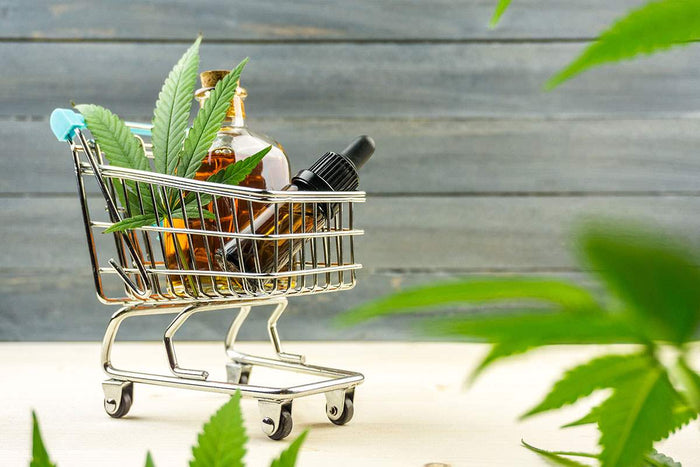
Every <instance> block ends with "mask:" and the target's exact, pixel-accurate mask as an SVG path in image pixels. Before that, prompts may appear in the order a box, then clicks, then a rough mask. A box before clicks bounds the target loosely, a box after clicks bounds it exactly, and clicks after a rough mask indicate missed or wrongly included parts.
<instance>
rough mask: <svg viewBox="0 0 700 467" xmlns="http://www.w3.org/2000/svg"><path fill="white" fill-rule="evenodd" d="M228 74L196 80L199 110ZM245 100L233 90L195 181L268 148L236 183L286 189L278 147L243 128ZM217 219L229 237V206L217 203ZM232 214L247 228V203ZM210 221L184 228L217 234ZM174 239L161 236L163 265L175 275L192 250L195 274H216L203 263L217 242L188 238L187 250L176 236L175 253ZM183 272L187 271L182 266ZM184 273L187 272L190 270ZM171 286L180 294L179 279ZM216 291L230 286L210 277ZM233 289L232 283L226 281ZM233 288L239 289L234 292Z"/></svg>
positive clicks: (285, 167) (206, 282) (205, 283)
mask: <svg viewBox="0 0 700 467" xmlns="http://www.w3.org/2000/svg"><path fill="white" fill-rule="evenodd" d="M227 73H228V71H226V70H209V71H205V72H202V73H201V75H200V78H201V81H202V86H203V87H202V88H201V89H199V90H197V91H196V92H195V98H196V99H197V101H198V102H199V105H200V108H201V107H203V106H204V103H205V102H206V100H207V99H208V98H209V94H210V92H211V91H212V89H213V88H214V86H215V85H216V83H217V82H218V81H219V80H221V79H222V78H223V77H224V76H226V74H227ZM246 97H247V92H246V90H245V89H244V88H242V87H240V86H239V87H238V89H237V90H236V94H235V96H234V98H233V100H232V101H231V106H230V107H229V109H228V111H227V113H226V119H225V120H224V122H223V123H222V125H221V129H220V130H219V132H218V133H217V135H216V138H215V139H214V142H213V143H212V145H211V147H210V149H209V151H208V153H207V155H206V156H205V157H204V160H203V161H202V165H201V166H200V168H199V170H198V171H197V174H196V175H195V178H196V179H197V180H206V179H207V178H208V177H209V176H210V175H212V174H214V173H216V172H218V171H219V170H221V169H223V168H224V167H226V166H228V165H230V164H233V163H234V162H237V161H240V160H243V159H246V158H248V157H250V156H252V155H253V154H255V153H257V152H259V151H261V150H263V149H265V148H267V147H268V146H272V149H271V150H270V152H268V153H267V155H265V157H264V158H263V160H262V162H260V163H259V164H258V165H257V167H255V169H253V171H252V172H251V173H250V174H249V175H248V176H247V177H246V178H245V180H243V182H241V183H240V185H241V186H246V187H251V188H260V189H267V190H281V189H282V188H284V187H285V186H287V185H288V184H289V181H290V167H289V160H288V159H287V155H286V154H285V153H284V149H283V148H282V146H281V145H280V144H279V143H278V142H277V141H275V140H273V139H272V138H270V137H269V136H266V135H264V134H261V133H257V132H254V131H252V130H251V129H250V128H248V126H247V125H246V120H245V117H246V114H245V106H244V101H245V98H246ZM216 207H217V208H218V211H219V216H220V219H221V230H223V231H228V232H234V231H235V222H234V216H233V211H232V207H231V204H230V203H228V202H227V200H225V199H220V200H219V201H218V203H217V206H216ZM252 207H253V213H254V214H255V213H257V212H260V211H262V210H263V209H264V208H265V207H266V205H265V204H263V203H252ZM206 208H207V209H208V210H210V211H212V212H213V211H214V207H213V205H212V203H210V204H209V205H208V206H207V207H206ZM233 209H235V210H236V216H237V218H238V225H239V226H242V225H246V224H247V223H248V222H249V220H250V211H249V206H248V203H236V205H235V207H234V208H233ZM214 222H215V221H213V220H206V221H205V225H204V226H202V225H201V222H200V221H199V220H192V219H190V221H189V224H190V228H192V229H206V230H217V227H215V226H214ZM173 226H174V227H184V221H183V220H179V219H174V220H173ZM174 237H175V235H168V236H166V239H165V240H166V242H165V253H166V265H167V267H168V268H169V269H179V266H178V258H177V255H179V256H180V263H184V261H183V260H186V259H189V258H190V253H189V249H190V246H191V247H192V248H193V251H194V257H195V264H194V268H195V269H198V270H215V271H216V270H221V268H220V266H219V265H218V264H217V263H216V261H212V262H211V263H210V262H209V260H208V258H207V246H208V247H209V252H210V254H213V253H214V252H215V251H216V250H217V249H219V248H221V241H220V240H219V238H217V237H205V236H201V235H193V236H192V242H191V243H192V245H190V242H189V241H188V238H187V235H184V234H178V235H177V242H178V244H179V247H180V248H179V249H180V250H181V251H180V252H178V251H177V250H178V248H177V246H176V245H175V242H174ZM185 267H186V268H187V265H185ZM189 267H192V265H191V264H190V265H189ZM171 279H172V285H173V286H174V288H175V292H177V293H182V291H183V288H184V286H183V283H182V280H181V276H179V275H177V276H175V275H173V276H171ZM193 280H194V279H192V280H189V278H188V279H187V280H186V282H185V285H191V283H192V281H193ZM214 282H215V283H216V286H217V289H218V290H219V291H220V292H225V291H226V290H227V289H228V285H229V281H228V280H227V279H226V278H225V277H215V280H214ZM231 283H232V284H233V285H234V286H235V285H236V283H237V281H231ZM201 285H202V287H203V289H204V292H205V293H207V292H208V291H209V290H210V289H211V287H212V280H211V279H209V278H206V277H202V278H201ZM236 287H237V288H238V286H236Z"/></svg>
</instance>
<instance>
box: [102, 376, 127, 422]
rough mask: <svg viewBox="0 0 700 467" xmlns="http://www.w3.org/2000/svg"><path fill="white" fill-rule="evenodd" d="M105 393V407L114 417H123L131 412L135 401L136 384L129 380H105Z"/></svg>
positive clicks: (103, 385)
mask: <svg viewBox="0 0 700 467" xmlns="http://www.w3.org/2000/svg"><path fill="white" fill-rule="evenodd" d="M102 388H103V390H104V393H105V398H104V408H105V412H107V415H109V416H110V417H112V418H122V417H123V416H124V415H126V414H127V413H129V410H130V409H131V405H132V404H133V403H134V385H133V383H131V382H128V381H114V380H110V381H105V382H104V383H102Z"/></svg>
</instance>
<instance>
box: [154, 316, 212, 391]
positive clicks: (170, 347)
mask: <svg viewBox="0 0 700 467" xmlns="http://www.w3.org/2000/svg"><path fill="white" fill-rule="evenodd" d="M197 311H201V310H197V306H196V305H192V306H188V307H187V308H185V309H184V310H182V311H181V312H180V314H178V315H177V316H176V317H175V319H173V320H172V322H171V323H170V325H168V327H167V328H166V329H165V333H164V334H163V345H165V354H166V355H167V356H168V363H170V371H171V372H172V373H173V374H174V375H175V376H180V377H182V378H186V379H198V380H205V379H207V378H208V377H209V372H207V371H204V370H190V369H186V368H181V367H180V366H179V365H178V363H177V355H176V354H175V345H174V344H173V337H175V333H176V332H177V331H178V329H180V327H181V326H182V325H183V324H185V321H187V320H188V319H189V318H190V317H191V316H192V315H194V314H195V313H197Z"/></svg>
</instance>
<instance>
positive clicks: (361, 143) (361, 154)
mask: <svg viewBox="0 0 700 467" xmlns="http://www.w3.org/2000/svg"><path fill="white" fill-rule="evenodd" d="M374 147H375V146H374V141H373V140H372V139H371V138H370V137H368V136H361V137H359V138H357V139H356V140H355V141H354V142H353V143H352V144H351V145H350V146H348V147H347V148H346V149H345V150H344V151H342V152H341V153H340V154H337V153H334V152H328V153H326V154H324V155H323V156H321V158H319V159H318V160H317V161H316V162H314V164H313V165H312V166H311V167H309V168H308V169H306V170H302V171H301V172H299V173H298V174H297V175H296V176H295V177H294V178H293V179H292V183H290V184H289V185H288V186H286V187H285V188H284V190H285V191H354V190H357V188H358V186H359V178H358V175H357V169H359V168H360V167H362V166H363V165H364V163H365V162H367V160H368V159H369V158H370V157H371V156H372V154H373V153H374ZM303 206H306V207H303ZM313 206H314V205H313V203H303V204H302V203H292V208H291V211H292V215H290V208H289V204H288V203H285V204H281V205H279V206H278V208H277V216H275V209H274V207H268V208H267V209H265V210H264V211H261V212H259V213H257V214H256V215H255V217H254V222H253V223H252V225H251V224H250V223H248V224H247V225H244V226H243V227H242V228H241V233H254V234H256V235H272V234H275V233H292V232H293V233H308V232H314V231H318V230H321V229H323V228H324V227H325V226H326V225H327V224H328V223H329V222H330V220H332V219H333V217H334V216H335V215H336V213H337V210H338V207H337V205H336V206H333V205H328V204H324V203H319V204H317V205H316V206H317V207H316V209H315V211H316V212H314V207H313ZM302 209H304V210H305V212H304V213H303V214H304V215H303V216H302ZM303 246H304V245H303V243H302V242H299V241H296V242H292V245H291V248H290V245H289V240H286V239H285V240H277V241H256V240H252V239H233V240H231V241H230V242H228V243H227V244H226V245H225V246H224V248H222V249H219V250H217V252H216V259H217V262H219V264H220V265H221V267H222V268H226V269H227V270H229V271H238V272H253V273H271V272H277V271H283V270H285V268H286V269H289V268H290V266H289V263H290V261H291V260H292V258H293V257H294V256H295V255H296V254H297V253H298V252H299V250H301V248H302V247H303ZM290 250H291V251H290ZM275 252H277V253H276V254H275ZM248 285H249V288H252V289H257V290H260V289H261V288H262V289H267V288H269V287H268V286H269V281H268V282H267V283H265V282H264V281H260V280H249V281H248Z"/></svg>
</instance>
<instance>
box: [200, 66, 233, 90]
mask: <svg viewBox="0 0 700 467" xmlns="http://www.w3.org/2000/svg"><path fill="white" fill-rule="evenodd" d="M228 74H229V70H206V71H203V72H201V73H200V74H199V79H200V81H201V82H202V87H203V88H213V87H214V86H216V83H218V82H219V81H221V80H222V79H224V76H226V75H228Z"/></svg>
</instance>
